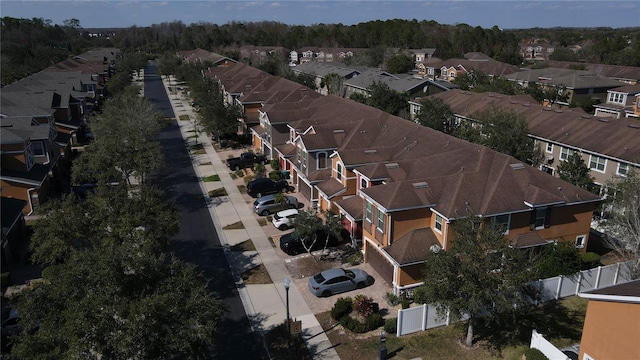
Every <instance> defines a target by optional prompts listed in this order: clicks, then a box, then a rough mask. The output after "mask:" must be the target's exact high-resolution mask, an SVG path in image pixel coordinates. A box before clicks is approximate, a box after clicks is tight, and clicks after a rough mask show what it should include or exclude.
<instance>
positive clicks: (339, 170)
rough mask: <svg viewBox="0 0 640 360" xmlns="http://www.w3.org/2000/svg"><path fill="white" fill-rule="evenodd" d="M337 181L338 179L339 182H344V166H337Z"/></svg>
mask: <svg viewBox="0 0 640 360" xmlns="http://www.w3.org/2000/svg"><path fill="white" fill-rule="evenodd" d="M336 179H338V181H340V180H342V164H337V165H336Z"/></svg>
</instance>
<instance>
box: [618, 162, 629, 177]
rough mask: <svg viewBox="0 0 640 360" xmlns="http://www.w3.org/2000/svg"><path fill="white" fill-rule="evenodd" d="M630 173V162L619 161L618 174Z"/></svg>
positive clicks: (625, 174)
mask: <svg viewBox="0 0 640 360" xmlns="http://www.w3.org/2000/svg"><path fill="white" fill-rule="evenodd" d="M627 174H629V164H623V163H618V169H617V170H616V175H620V176H627Z"/></svg>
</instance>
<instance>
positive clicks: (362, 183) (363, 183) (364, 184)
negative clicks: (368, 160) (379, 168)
mask: <svg viewBox="0 0 640 360" xmlns="http://www.w3.org/2000/svg"><path fill="white" fill-rule="evenodd" d="M367 185H368V182H367V179H365V178H360V189H366V188H367Z"/></svg>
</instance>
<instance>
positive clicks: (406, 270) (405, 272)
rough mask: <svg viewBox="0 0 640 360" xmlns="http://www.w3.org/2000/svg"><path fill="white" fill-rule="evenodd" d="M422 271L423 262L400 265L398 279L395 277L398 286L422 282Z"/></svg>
mask: <svg viewBox="0 0 640 360" xmlns="http://www.w3.org/2000/svg"><path fill="white" fill-rule="evenodd" d="M423 271H424V264H415V265H411V266H403V267H401V268H400V271H399V272H398V279H396V281H397V284H398V286H407V285H413V284H416V283H420V282H422V279H423V277H424V274H423Z"/></svg>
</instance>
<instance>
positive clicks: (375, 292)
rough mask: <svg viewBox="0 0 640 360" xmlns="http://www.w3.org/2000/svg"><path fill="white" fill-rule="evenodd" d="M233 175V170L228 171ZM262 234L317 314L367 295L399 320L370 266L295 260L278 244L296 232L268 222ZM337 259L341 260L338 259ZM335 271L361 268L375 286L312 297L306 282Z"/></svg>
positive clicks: (302, 256) (230, 152)
mask: <svg viewBox="0 0 640 360" xmlns="http://www.w3.org/2000/svg"><path fill="white" fill-rule="evenodd" d="M245 151H247V149H233V150H231V149H226V150H222V151H218V154H219V156H220V158H221V159H226V158H228V157H229V156H238V155H240V153H242V152H245ZM269 171H271V167H270V166H269V165H267V173H268V172H269ZM229 172H231V170H229ZM234 182H235V183H236V185H238V186H240V185H244V184H245V180H244V178H237V179H235V180H234ZM289 195H293V196H295V197H296V198H297V199H298V201H300V202H301V203H302V204H303V208H301V210H308V209H309V200H308V199H306V198H305V197H303V196H302V195H301V194H300V193H297V192H293V193H290V194H289ZM243 198H244V199H245V201H246V203H247V206H249V207H251V206H252V204H253V201H254V200H255V199H254V198H252V197H251V196H249V195H247V194H246V193H244V194H243ZM254 216H255V217H256V219H265V220H266V219H270V217H264V216H259V215H257V214H254ZM262 230H263V231H264V233H265V235H266V236H267V237H271V238H272V239H273V243H274V246H275V248H276V253H277V254H278V255H279V256H280V257H281V258H282V261H283V262H284V263H285V266H286V267H287V269H288V270H289V274H290V275H291V276H292V279H291V280H292V281H293V282H294V283H295V284H296V286H297V287H298V289H300V292H301V293H302V296H303V298H304V300H305V302H306V303H307V305H308V306H309V308H310V309H311V311H312V312H313V313H314V314H318V313H322V312H325V311H330V310H331V308H332V307H333V305H334V304H335V302H336V300H337V299H338V298H340V297H347V296H349V297H352V298H353V297H354V296H356V295H358V294H365V295H367V296H370V297H371V298H373V300H374V301H375V302H377V303H378V305H379V306H380V309H381V310H383V311H386V314H385V317H387V318H391V317H396V316H397V315H398V314H397V313H398V309H399V307H398V306H396V307H391V306H390V305H389V304H388V303H387V301H386V299H385V294H386V293H387V292H390V291H391V286H390V285H389V284H387V283H386V282H385V281H384V280H382V277H380V276H379V275H378V274H377V272H376V271H375V270H373V268H372V267H371V265H369V264H360V265H357V266H351V265H350V264H349V263H346V262H344V260H343V259H340V258H339V256H338V255H339V254H333V255H334V256H333V257H332V258H327V259H323V260H315V259H314V258H313V257H312V256H310V255H309V254H300V255H296V256H290V255H287V254H286V253H284V252H283V251H282V250H280V248H279V243H278V240H279V239H280V236H282V235H283V234H286V233H288V232H292V231H293V229H290V230H286V231H280V230H278V229H276V228H275V227H274V226H273V225H272V224H271V222H270V221H267V223H266V225H264V226H262ZM314 254H315V255H316V256H315V257H316V258H320V257H321V256H320V255H321V252H314ZM336 257H338V258H336ZM335 267H343V268H360V269H362V270H364V271H366V272H367V273H368V274H369V275H371V277H373V279H374V283H373V284H372V285H370V286H368V287H366V288H364V289H359V290H353V291H349V292H345V293H342V294H336V295H332V296H329V297H327V298H318V297H316V296H314V295H312V294H311V293H310V292H309V290H308V289H307V282H308V279H309V277H310V276H313V275H315V274H317V273H319V272H321V271H323V270H326V269H330V268H335Z"/></svg>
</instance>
